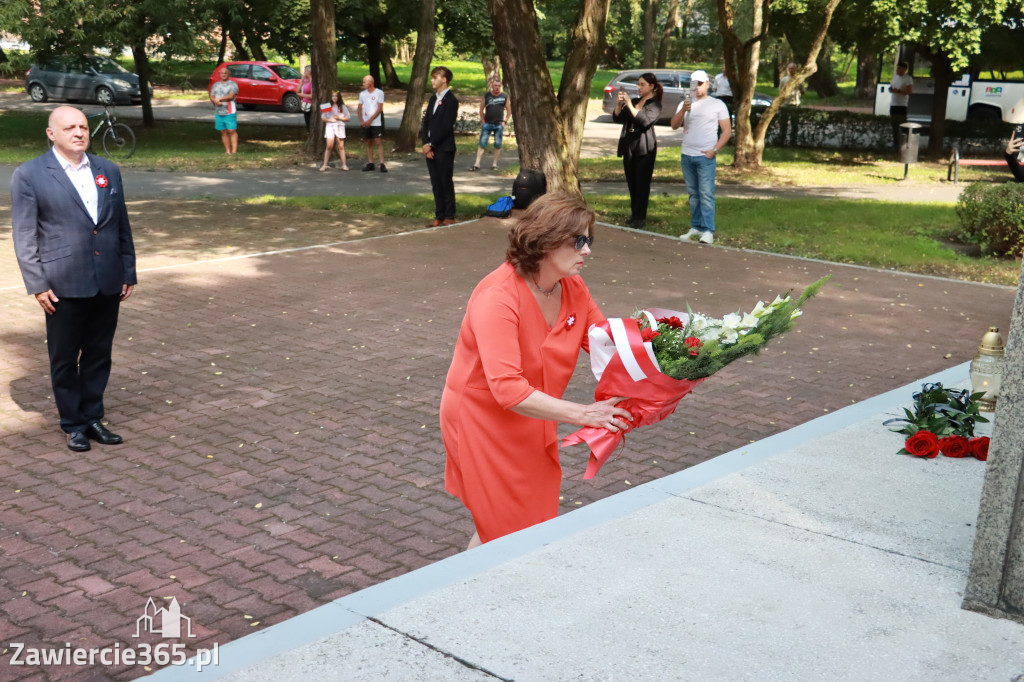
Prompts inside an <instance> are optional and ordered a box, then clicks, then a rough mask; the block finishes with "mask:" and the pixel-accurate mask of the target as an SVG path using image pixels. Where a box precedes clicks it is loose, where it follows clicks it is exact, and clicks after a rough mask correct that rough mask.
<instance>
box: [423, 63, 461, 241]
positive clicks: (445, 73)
mask: <svg viewBox="0 0 1024 682" xmlns="http://www.w3.org/2000/svg"><path fill="white" fill-rule="evenodd" d="M451 82H452V72H451V69H449V68H447V67H444V66H438V67H436V68H434V70H433V71H431V72H430V84H431V85H432V86H433V87H434V92H435V94H434V95H431V97H430V101H429V102H428V103H427V110H426V111H425V112H423V124H422V125H421V126H420V138H421V139H422V140H423V155H424V156H425V157H427V171H428V172H429V173H430V187H431V189H432V190H433V191H434V221H433V222H432V223H430V227H437V226H438V225H451V224H453V223H454V222H455V181H454V180H453V179H452V176H453V175H454V173H455V119H456V117H457V116H458V115H459V100H457V99H455V95H453V94H452V91H451V90H449V89H448V84H449V83H451Z"/></svg>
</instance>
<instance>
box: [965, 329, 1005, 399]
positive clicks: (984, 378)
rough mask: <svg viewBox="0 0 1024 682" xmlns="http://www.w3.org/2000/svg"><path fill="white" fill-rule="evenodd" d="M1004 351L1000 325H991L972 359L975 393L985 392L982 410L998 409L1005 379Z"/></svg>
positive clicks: (972, 377) (972, 379)
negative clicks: (997, 402) (997, 404)
mask: <svg viewBox="0 0 1024 682" xmlns="http://www.w3.org/2000/svg"><path fill="white" fill-rule="evenodd" d="M1004 353H1005V351H1004V348H1003V337H1002V336H1000V335H999V327H989V328H988V332H987V333H986V334H985V336H983V337H982V338H981V345H980V346H978V354H977V355H975V356H974V360H972V361H971V387H972V389H973V391H974V392H975V393H979V392H981V391H984V392H985V395H983V396H981V398H980V399H979V400H978V403H979V408H980V409H981V411H982V412H994V411H995V409H996V400H998V398H999V390H1000V388H1001V385H1002V381H1003V362H1004V357H1003V356H1004Z"/></svg>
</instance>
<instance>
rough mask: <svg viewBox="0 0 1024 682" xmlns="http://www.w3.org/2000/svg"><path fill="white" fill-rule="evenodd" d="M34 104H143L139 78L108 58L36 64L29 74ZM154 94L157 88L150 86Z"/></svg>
mask: <svg viewBox="0 0 1024 682" xmlns="http://www.w3.org/2000/svg"><path fill="white" fill-rule="evenodd" d="M25 89H26V90H27V91H28V94H29V97H31V98H32V101H33V102H45V101H46V100H48V99H64V100H84V101H89V102H99V103H100V104H139V103H141V102H142V92H141V90H140V89H139V77H138V76H137V75H135V74H134V73H132V72H131V71H129V70H127V69H125V68H124V67H123V66H121V65H120V64H118V63H117V62H115V61H114V60H113V59H108V58H107V57H98V56H93V55H87V56H84V57H76V56H54V57H50V58H49V59H46V60H45V61H42V62H40V63H39V64H33V65H32V68H31V69H29V70H28V73H26V74H25ZM149 92H150V94H153V88H152V86H150V90H149Z"/></svg>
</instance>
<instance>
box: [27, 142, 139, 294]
mask: <svg viewBox="0 0 1024 682" xmlns="http://www.w3.org/2000/svg"><path fill="white" fill-rule="evenodd" d="M89 164H90V168H91V170H92V174H93V178H94V179H96V180H97V182H96V192H97V199H98V202H97V216H98V220H97V222H96V224H93V222H92V218H90V217H89V212H88V211H86V209H85V204H84V203H82V199H81V197H79V196H78V191H77V190H76V189H75V186H74V185H73V184H72V183H71V180H70V179H69V178H68V176H67V173H65V172H64V169H63V168H61V166H60V162H59V161H58V160H57V157H56V156H55V155H54V153H53V150H50V151H48V152H46V153H45V154H43V155H42V156H38V157H36V158H34V159H32V160H31V161H28V162H26V163H24V164H22V165H21V166H19V167H18V169H17V170H15V171H14V176H13V177H12V178H11V226H12V236H13V238H14V253H15V255H16V256H17V258H18V264H19V265H20V266H21V276H22V278H23V279H24V280H25V288H26V289H28V293H30V294H38V293H41V292H43V291H46V290H47V289H52V290H53V293H54V294H56V295H57V297H58V298H65V297H67V298H89V297H91V296H95V295H97V294H99V293H103V294H106V295H113V294H117V293H120V291H121V287H122V285H124V284H135V283H136V282H137V280H136V275H135V245H134V244H133V243H132V230H131V226H130V225H129V223H128V209H127V208H126V207H125V203H124V188H123V186H122V184H121V171H120V170H119V169H118V167H117V166H116V165H115V164H113V163H112V162H110V161H108V160H106V159H103V158H100V157H98V156H94V155H92V154H89ZM104 185H105V186H104Z"/></svg>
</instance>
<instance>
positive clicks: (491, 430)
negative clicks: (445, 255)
mask: <svg viewBox="0 0 1024 682" xmlns="http://www.w3.org/2000/svg"><path fill="white" fill-rule="evenodd" d="M595 217H596V216H595V214H594V212H593V211H591V210H590V209H589V208H587V206H586V204H585V203H583V201H582V200H581V199H577V198H575V197H570V196H566V195H559V194H546V195H544V196H542V197H540V198H539V199H537V200H536V201H535V202H534V203H533V204H531V205H530V207H529V208H528V209H526V211H525V212H524V214H523V216H522V218H520V219H519V220H518V222H517V223H516V224H515V225H514V226H513V227H512V229H511V230H510V231H509V235H508V240H509V247H508V251H507V253H506V255H505V263H503V264H502V265H501V266H499V267H498V268H497V269H496V270H494V271H493V272H491V273H490V274H489V275H487V276H486V277H484V278H483V280H481V282H480V283H479V284H478V285H477V286H476V288H475V289H474V290H473V294H472V295H471V296H470V299H469V303H468V304H467V306H466V315H465V317H464V318H463V320H462V326H461V328H460V330H459V339H458V341H457V342H456V345H455V355H454V357H453V358H452V365H451V368H450V369H449V370H448V377H447V379H446V380H445V387H444V394H443V395H442V397H441V436H442V438H443V439H444V447H445V450H446V452H447V463H446V467H445V488H446V489H447V490H448V492H450V493H452V494H453V495H455V496H456V497H458V498H459V499H461V500H462V502H463V504H465V505H466V508H467V509H469V511H470V513H471V514H472V515H473V523H474V524H475V526H476V533H475V534H474V535H473V538H472V540H470V543H469V547H475V546H476V545H478V544H480V543H481V542H488V541H490V540H493V539H495V538H497V537H501V536H502V535H507V534H509V533H513V532H515V531H517V530H521V529H523V528H527V527H529V526H532V525H534V524H537V523H540V522H541V521H546V520H548V519H552V518H554V517H555V516H557V515H558V492H559V485H560V483H561V480H562V469H561V466H560V465H559V463H558V437H557V432H556V427H557V424H558V422H566V423H569V424H577V425H582V426H596V427H603V428H606V429H608V430H609V431H618V430H619V429H621V428H623V427H625V426H626V421H627V420H630V419H631V416H630V414H629V413H628V412H627V411H625V410H623V409H621V408H619V407H616V406H615V404H616V403H617V402H619V401H620V400H622V398H612V399H610V400H605V401H601V402H597V403H592V404H590V405H581V404H578V403H573V402H569V401H567V400H562V399H561V397H562V394H563V393H564V392H565V388H566V385H567V384H568V383H569V378H570V377H571V376H572V373H573V370H574V369H575V367H576V360H577V358H578V357H579V352H580V348H583V349H584V350H587V349H588V348H587V329H588V328H589V327H590V325H592V324H594V323H597V322H601V321H603V320H604V316H603V315H602V314H601V311H600V310H599V309H598V307H597V304H595V303H594V299H592V298H591V296H590V291H589V290H588V289H587V287H586V285H585V284H584V283H583V280H582V278H580V276H579V272H580V269H581V268H582V267H583V262H584V259H585V258H586V256H587V255H589V254H590V245H591V244H593V241H594V238H593V235H594V220H595Z"/></svg>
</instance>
